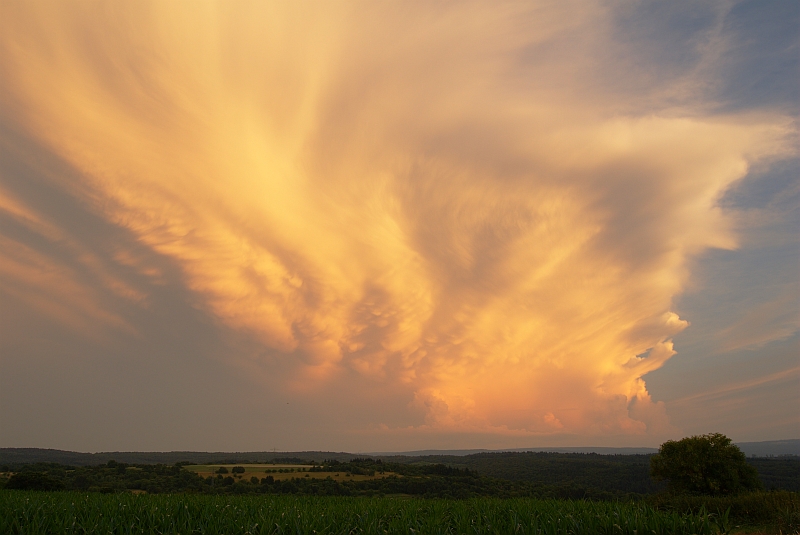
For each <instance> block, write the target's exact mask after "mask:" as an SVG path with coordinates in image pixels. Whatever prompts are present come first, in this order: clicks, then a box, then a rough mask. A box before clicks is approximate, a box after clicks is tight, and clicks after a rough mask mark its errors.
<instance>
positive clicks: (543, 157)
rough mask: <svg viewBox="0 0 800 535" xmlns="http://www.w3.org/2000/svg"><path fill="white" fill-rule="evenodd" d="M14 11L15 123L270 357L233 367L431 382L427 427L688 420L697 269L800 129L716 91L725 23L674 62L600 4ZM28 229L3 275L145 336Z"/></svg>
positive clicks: (9, 208)
mask: <svg viewBox="0 0 800 535" xmlns="http://www.w3.org/2000/svg"><path fill="white" fill-rule="evenodd" d="M2 9H3V12H4V13H3V16H2V17H0V19H1V20H2V22H0V25H1V26H2V32H0V33H1V34H2V37H0V40H1V41H0V43H2V56H0V57H1V58H2V64H1V68H2V76H3V79H4V82H3V89H2V91H3V93H2V97H3V101H4V102H5V103H6V104H5V105H4V109H3V110H2V113H3V117H4V120H5V121H6V122H7V124H13V125H14V128H17V129H18V130H20V131H22V132H24V133H25V135H27V136H29V137H30V138H32V139H35V140H37V141H38V142H40V143H42V144H44V145H46V146H47V147H49V149H50V150H51V151H52V153H53V154H55V155H57V156H58V157H60V158H62V159H63V160H65V161H66V162H68V163H69V164H70V165H71V166H72V167H73V168H74V169H75V170H76V172H77V173H76V176H77V177H79V178H76V179H69V180H66V179H65V181H64V183H63V184H62V186H63V187H64V188H66V189H68V190H69V191H71V192H73V193H74V195H76V196H78V197H80V198H82V199H84V201H85V202H86V203H88V204H89V205H90V206H92V207H93V210H94V211H95V212H96V213H97V214H100V215H102V217H103V218H105V219H106V220H108V221H110V222H113V223H114V224H116V225H118V226H120V227H123V228H125V229H128V230H129V231H131V232H133V233H134V234H135V235H136V236H137V238H138V240H139V242H140V243H142V244H144V245H146V246H147V247H148V248H151V249H152V250H154V251H156V252H158V253H159V254H161V255H164V256H167V257H169V258H171V259H173V260H174V261H175V262H176V263H177V264H178V265H179V266H181V269H182V272H183V274H184V276H185V284H186V285H187V287H188V288H190V289H191V290H192V291H193V292H194V293H195V294H196V295H197V296H198V298H199V302H200V303H201V306H202V307H203V308H204V309H206V310H207V311H208V312H209V313H211V314H212V315H213V316H214V317H215V318H217V319H218V320H219V322H221V323H222V324H224V325H227V326H229V327H232V328H234V329H236V330H239V331H240V332H243V333H246V334H248V335H249V336H251V337H253V338H254V339H256V340H258V342H259V343H260V344H261V345H262V346H263V347H264V348H266V349H267V350H268V351H267V353H268V354H269V358H265V359H264V361H263V362H260V363H259V362H256V363H255V364H254V363H253V362H252V360H251V359H252V357H251V356H242V357H237V356H236V355H233V356H231V357H230V358H231V361H232V363H237V364H243V363H246V365H248V366H251V367H253V366H255V368H256V369H258V370H260V371H261V373H263V374H264V375H265V376H268V375H270V374H275V373H281V374H285V375H284V376H282V377H283V380H284V381H285V384H286V385H287V389H288V390H289V391H293V392H295V393H296V395H297V396H304V397H307V398H311V399H313V398H314V395H315V391H317V389H319V388H321V387H322V385H325V384H330V383H331V382H336V381H337V380H338V378H339V377H341V376H342V374H345V373H356V374H357V375H358V376H359V377H361V378H362V379H361V380H362V381H363V382H364V383H365V384H366V383H378V384H385V385H387V388H401V389H405V390H407V391H408V392H409V408H408V409H409V411H410V414H421V415H422V420H417V421H413V418H411V417H410V419H409V427H408V428H407V429H403V430H401V431H403V432H414V431H415V430H416V431H424V432H428V431H431V430H433V431H457V432H491V433H501V434H511V435H514V434H519V435H536V434H551V433H571V434H588V435H605V434H642V435H644V434H650V435H662V434H664V433H669V432H671V427H670V424H669V422H668V420H667V418H666V415H665V413H664V409H663V404H661V403H656V402H653V401H652V400H651V399H650V396H649V394H648V392H647V389H646V385H645V382H644V379H643V376H644V375H645V374H647V373H648V372H651V371H653V370H655V369H658V368H659V367H660V366H661V365H662V364H663V363H664V362H665V361H666V360H667V359H669V358H670V357H671V356H672V355H673V354H674V351H673V347H672V342H671V339H672V337H673V336H674V335H675V334H677V333H678V332H680V331H681V330H682V329H684V328H685V327H686V326H687V321H685V320H683V319H681V318H679V317H678V316H677V315H676V314H675V313H674V312H673V311H672V300H673V298H674V297H675V296H676V295H678V294H680V293H681V291H682V290H683V288H684V287H685V284H686V281H687V277H688V263H687V262H688V260H689V259H690V258H691V257H692V256H693V255H696V254H698V253H700V252H702V251H703V250H705V249H707V248H709V247H723V248H731V247H735V246H736V240H735V236H734V235H733V233H732V232H731V230H730V228H731V223H730V222H729V221H728V220H727V219H726V217H725V215H724V214H723V213H722V212H721V211H720V209H719V208H718V207H717V204H716V203H717V201H718V199H719V198H720V196H721V195H722V193H723V192H724V191H725V190H726V188H728V187H729V186H730V185H731V184H733V183H734V182H736V181H737V180H739V179H740V178H742V177H743V176H744V175H745V174H746V173H747V170H748V166H749V165H750V164H751V163H753V162H756V161H765V160H768V159H769V158H774V157H779V156H781V155H784V154H786V153H787V151H788V149H787V148H786V147H787V143H786V139H787V136H788V135H790V134H791V133H792V132H791V122H790V121H789V120H788V119H787V118H785V117H781V116H778V115H769V114H766V113H763V114H761V115H752V114H750V115H742V116H718V115H716V116H715V115H712V114H710V113H709V112H706V111H705V110H706V109H709V108H711V107H713V106H710V105H709V103H708V102H707V101H706V100H704V98H703V94H702V91H701V89H702V85H703V84H702V83H700V82H701V81H702V80H698V79H697V77H698V76H700V75H701V73H698V72H697V65H706V63H707V58H706V56H703V54H712V55H713V54H717V53H718V48H715V47H719V46H723V44H724V43H722V44H720V41H719V39H716V40H713V43H711V44H713V45H714V46H711V44H709V43H703V46H700V45H698V47H697V51H696V52H697V54H698V59H697V61H696V62H695V63H694V64H693V65H691V66H688V67H687V68H686V69H684V70H682V71H681V72H679V73H676V74H674V75H670V76H664V77H662V78H663V79H659V78H658V77H655V79H654V80H650V81H648V80H649V78H648V76H647V75H646V74H642V73H641V72H639V71H638V70H636V69H634V68H632V66H633V65H634V64H635V63H636V62H637V61H638V60H639V59H637V58H636V57H635V43H627V44H626V43H624V42H622V41H619V40H616V39H615V37H614V32H613V31H612V19H613V13H612V12H611V11H609V10H608V9H607V8H605V7H601V6H590V7H587V6H586V4H585V3H579V4H577V5H575V6H571V5H568V3H566V4H565V3H553V4H547V3H542V4H539V5H535V6H528V5H527V3H526V4H524V5H518V4H513V3H512V4H508V5H505V6H504V7H503V8H498V7H497V6H495V5H486V4H480V3H464V4H458V5H435V6H429V5H422V4H420V5H416V4H408V3H403V4H398V5H396V6H388V5H385V4H382V5H380V6H376V5H374V4H369V3H365V4H359V3H354V4H348V5H345V4H338V5H336V6H333V5H329V6H326V7H320V6H319V5H311V4H308V5H306V4H302V3H293V4H292V5H291V6H268V7H253V6H250V5H245V4H239V3H233V4H228V3H220V4H215V3H202V4H193V5H192V6H185V5H178V4H163V3H153V4H147V3H137V4H135V5H124V4H94V3H87V4H84V6H83V8H82V9H81V8H75V6H71V7H70V8H69V9H67V8H66V7H64V8H62V9H59V8H58V7H57V6H52V5H49V6H47V7H46V8H44V7H41V8H37V6H35V5H30V4H25V5H23V4H6V5H4V6H3V8H2ZM707 76H710V77H713V73H709V74H707ZM626 85H627V86H629V87H630V88H631V89H626ZM1 184H2V183H0V185H1ZM0 209H2V210H3V214H4V216H7V217H13V218H16V219H17V220H25V221H27V222H29V226H30V228H32V229H34V231H35V232H38V233H41V234H42V235H48V233H51V234H52V233H57V232H58V229H51V228H49V227H47V223H46V214H42V213H39V212H37V207H36V206H30V205H25V204H24V203H23V202H21V201H19V200H18V199H17V200H15V199H14V198H13V197H12V196H11V195H3V194H2V191H1V190H0ZM3 240H4V242H8V247H6V246H4V247H3V255H2V257H1V258H0V260H1V261H2V265H1V266H0V269H3V271H2V273H3V277H4V279H5V280H9V281H12V283H11V284H17V281H20V280H22V279H23V278H26V284H27V285H29V286H31V287H36V288H38V289H39V290H38V291H40V292H41V293H42V294H43V295H44V296H45V297H43V302H47V303H48V305H47V306H49V307H55V306H56V303H60V305H58V306H62V307H71V306H74V307H77V309H79V310H84V311H85V313H83V314H84V316H86V317H98V318H99V317H102V318H104V319H103V321H106V322H107V323H108V324H109V325H112V326H115V327H112V328H126V327H125V326H123V325H122V323H123V320H121V319H118V318H114V317H112V316H111V315H110V313H105V312H104V311H103V310H102V306H101V305H99V304H97V303H94V304H93V303H91V290H89V291H88V292H87V291H82V290H81V289H80V288H79V287H78V286H77V285H78V284H79V283H78V282H76V281H74V280H72V279H70V275H69V272H68V270H64V269H60V268H59V267H58V266H57V265H51V266H49V267H48V262H51V263H53V262H56V261H55V260H53V259H46V258H38V257H35V256H33V254H32V253H29V252H28V251H26V250H25V249H24V246H23V245H22V244H18V243H11V242H10V241H9V238H5V237H4V238H3ZM74 255H75V256H77V257H80V258H84V259H85V261H87V262H91V259H90V258H89V257H88V256H85V255H84V256H80V255H81V253H80V252H79V251H76V252H74ZM114 261H115V262H118V263H120V264H124V265H128V266H132V267H135V268H137V269H141V270H142V272H143V273H145V272H147V270H148V269H151V268H148V267H147V266H138V265H137V262H136V259H135V258H134V257H133V256H132V255H131V254H130V252H129V251H125V250H123V249H121V250H119V251H117V252H116V255H115V257H114ZM26 262H27V263H28V265H36V266H41V267H37V268H36V269H35V270H29V269H21V268H20V269H17V268H19V266H22V265H23V264H24V263H26ZM102 272H103V271H102V269H101V268H100V267H98V273H102ZM22 273H24V275H23V274H22ZM45 273H49V275H45ZM54 273H57V274H56V275H54ZM152 276H153V277H158V273H156V272H153V273H152ZM54 277H56V278H57V277H62V278H63V279H64V281H61V279H58V280H56V278H54ZM98 280H99V281H100V282H99V284H106V285H112V286H114V287H115V288H118V289H119V291H120V292H122V293H123V294H125V295H127V296H129V297H130V299H131V300H133V301H135V302H141V303H143V305H142V306H146V302H147V297H146V296H141V295H138V294H137V293H136V291H135V290H132V289H126V288H124V284H123V283H121V282H119V281H117V282H115V281H113V280H111V279H110V278H108V277H106V278H105V279H104V278H103V277H99V278H98ZM73 286H74V287H75V289H74V290H73V289H72V288H73ZM86 287H87V288H90V287H91V285H86ZM26 295H33V292H28V293H27V294H26ZM33 298H34V297H30V299H33ZM84 302H85V303H84ZM53 313H54V314H58V313H59V312H58V311H54V312H53ZM276 370H280V372H278V371H276ZM348 395H351V396H354V397H358V396H359V392H358V391H354V392H349V393H348ZM378 423H380V422H376V425H377V424H378ZM395 431H396V430H395Z"/></svg>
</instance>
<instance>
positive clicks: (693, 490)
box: [650, 433, 762, 495]
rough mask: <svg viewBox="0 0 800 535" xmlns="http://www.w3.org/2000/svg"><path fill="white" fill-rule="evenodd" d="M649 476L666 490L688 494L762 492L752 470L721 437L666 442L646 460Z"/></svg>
mask: <svg viewBox="0 0 800 535" xmlns="http://www.w3.org/2000/svg"><path fill="white" fill-rule="evenodd" d="M650 475H652V476H653V478H654V479H656V480H657V481H662V480H664V479H666V480H667V485H668V487H669V489H670V490H671V491H673V492H678V493H689V494H710V495H722V494H738V493H740V492H744V491H750V490H758V489H761V488H762V485H761V481H760V480H759V479H758V472H756V469H755V468H753V467H752V466H750V465H749V464H747V458H746V457H745V455H744V453H742V451H741V450H740V449H739V447H738V446H736V445H735V444H733V443H732V442H731V439H729V438H728V437H726V436H725V435H723V434H721V433H711V434H708V435H698V436H693V437H687V438H684V439H682V440H678V441H674V440H668V441H667V442H664V443H663V444H662V445H661V448H659V450H658V454H657V455H654V456H653V457H651V458H650Z"/></svg>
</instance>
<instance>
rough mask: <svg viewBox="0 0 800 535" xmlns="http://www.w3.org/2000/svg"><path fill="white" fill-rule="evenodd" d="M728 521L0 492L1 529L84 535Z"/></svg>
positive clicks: (502, 504) (594, 507)
mask: <svg viewBox="0 0 800 535" xmlns="http://www.w3.org/2000/svg"><path fill="white" fill-rule="evenodd" d="M731 527H732V524H731V522H730V519H729V518H727V517H725V516H724V515H723V516H716V515H712V514H708V513H704V512H701V513H699V514H684V513H678V512H670V511H657V510H655V509H653V508H652V507H651V506H649V505H647V504H645V503H620V502H589V501H552V500H551V501H542V500H531V499H510V500H501V499H494V498H481V499H472V500H422V499H406V500H398V499H390V498H346V497H310V496H301V497H298V496H270V497H266V498H265V497H258V496H196V495H195V496H192V495H186V494H182V495H159V496H143V495H133V494H114V495H108V494H105V495H104V494H96V493H95V494H88V493H73V492H30V491H28V492H19V491H18V492H14V491H8V490H6V491H0V532H1V533H7V534H13V535H17V534H19V535H21V534H23V533H24V534H26V535H39V534H51V533H66V534H84V533H108V534H133V533H148V534H149V533H161V534H185V535H188V534H198V535H199V534H203V535H214V534H234V533H241V534H244V533H249V534H262V533H263V534H283V533H297V534H306V533H307V534H313V533H319V534H339V533H341V534H355V533H358V534H364V535H370V534H387V533H403V534H409V533H411V534H414V533H422V534H438V533H443V534H444V533H452V534H461V533H471V534H483V533H486V534H489V533H492V534H495V533H509V534H511V533H519V534H541V535H545V534H553V535H555V534H562V533H563V534H574V535H581V534H587V535H589V534H592V535H594V534H609V535H610V534H615V535H616V534H630V535H633V534H642V533H648V534H655V535H662V534H663V535H667V534H669V535H681V534H687V535H688V534H697V535H704V534H716V533H726V532H728V531H729V530H730V528H731Z"/></svg>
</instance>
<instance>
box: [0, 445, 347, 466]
mask: <svg viewBox="0 0 800 535" xmlns="http://www.w3.org/2000/svg"><path fill="white" fill-rule="evenodd" d="M361 456H363V455H361ZM356 457H359V455H356V454H353V453H344V452H331V451H291V452H285V451H284V452H281V451H278V452H276V451H249V452H203V451H148V452H142V451H104V452H100V453H82V452H77V451H64V450H52V449H41V448H0V465H18V464H29V463H59V464H65V465H70V466H93V465H98V464H105V463H107V462H108V461H117V462H120V463H130V464H175V463H179V462H189V463H195V464H203V463H228V462H230V463H237V462H297V463H300V462H302V461H316V462H322V461H325V460H328V459H335V460H337V461H341V462H347V461H349V460H351V459H355V458H356Z"/></svg>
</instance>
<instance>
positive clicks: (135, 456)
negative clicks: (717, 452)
mask: <svg viewBox="0 0 800 535" xmlns="http://www.w3.org/2000/svg"><path fill="white" fill-rule="evenodd" d="M737 445H738V446H739V448H741V450H742V451H743V452H744V453H745V455H747V456H748V457H780V456H787V455H788V456H792V455H794V456H800V439H791V440H771V441H766V442H742V443H739V444H737ZM657 451H658V450H657V449H655V448H601V447H597V448H592V447H580V448H519V449H507V450H418V451H409V452H371V453H348V452H332V451H278V452H276V451H247V452H202V451H166V452H158V451H151V452H141V451H113V452H108V451H106V452H100V453H82V452H76V451H64V450H54V449H41V448H0V465H15V464H26V463H40V462H45V463H59V464H66V465H72V466H91V465H97V464H104V463H107V462H108V461H112V460H113V461H117V462H121V463H132V464H158V463H163V464H175V463H178V462H190V463H197V464H202V463H221V462H247V461H249V462H274V461H281V462H292V461H294V462H301V461H316V462H322V461H325V460H337V461H341V462H347V461H350V460H352V459H355V458H358V457H365V456H369V457H375V458H392V459H394V460H395V462H417V461H420V460H423V458H426V457H427V458H445V457H446V458H448V459H449V458H456V457H466V456H472V455H480V454H487V453H524V452H549V453H561V454H597V455H602V456H614V455H650V454H653V453H656V452H657ZM401 459H402V460H401ZM437 462H449V461H437ZM453 464H462V463H461V462H458V461H457V460H456V459H453Z"/></svg>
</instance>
